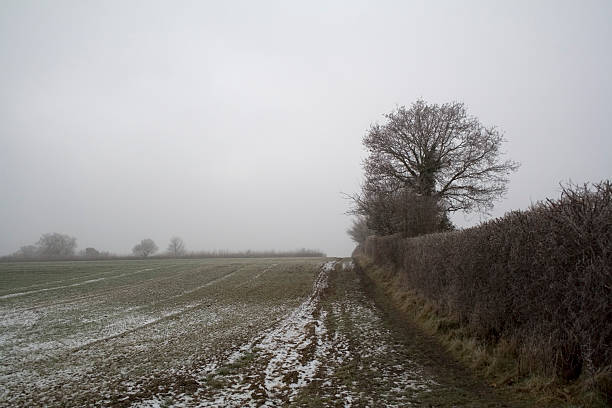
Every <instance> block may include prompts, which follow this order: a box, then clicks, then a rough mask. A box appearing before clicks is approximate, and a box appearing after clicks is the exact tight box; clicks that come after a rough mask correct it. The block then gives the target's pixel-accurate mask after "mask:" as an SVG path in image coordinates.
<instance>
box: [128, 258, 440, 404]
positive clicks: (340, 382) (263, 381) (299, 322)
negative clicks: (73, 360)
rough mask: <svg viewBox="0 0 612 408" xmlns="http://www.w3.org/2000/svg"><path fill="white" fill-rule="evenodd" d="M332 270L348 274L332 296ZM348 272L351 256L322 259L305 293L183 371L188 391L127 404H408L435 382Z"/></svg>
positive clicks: (351, 267)
mask: <svg viewBox="0 0 612 408" xmlns="http://www.w3.org/2000/svg"><path fill="white" fill-rule="evenodd" d="M333 274H336V275H337V274H342V277H341V278H337V279H336V281H338V280H341V279H345V278H349V279H352V280H353V281H352V282H350V288H349V289H348V290H347V289H346V288H344V287H343V288H340V289H341V290H342V293H340V294H336V295H335V296H331V295H330V291H334V290H335V291H338V288H333V289H330V288H329V284H328V280H329V278H330V275H333ZM355 279H356V275H355V273H354V271H353V265H352V262H350V261H345V262H338V261H330V262H327V263H325V264H324V265H323V266H322V267H321V270H320V273H319V275H318V276H317V278H316V280H315V282H314V285H313V291H312V294H311V295H310V296H309V297H308V298H307V299H306V300H305V301H304V302H303V303H301V304H300V305H299V306H298V307H297V308H296V309H295V310H293V311H291V312H290V313H289V314H288V315H287V316H286V317H285V318H284V319H282V320H281V321H280V322H279V323H277V324H276V325H274V326H273V327H271V328H270V329H268V330H265V331H264V332H263V333H261V334H259V335H258V336H255V337H254V338H253V339H251V340H250V341H248V342H246V343H244V344H242V345H241V346H240V347H238V348H237V349H236V350H235V351H234V352H232V353H231V354H229V355H228V356H227V358H225V359H224V360H220V361H218V362H217V363H215V364H209V365H207V366H205V367H201V368H200V369H196V370H192V371H191V372H189V373H182V374H181V375H182V376H188V377H189V378H191V379H192V380H193V381H194V390H193V391H191V392H184V393H180V394H177V393H176V392H174V391H169V392H167V393H159V394H157V395H155V396H153V397H152V398H150V399H148V400H142V401H139V402H137V403H136V404H134V406H138V407H152V406H158V405H160V404H167V405H170V406H198V407H246V406H252V407H258V406H269V407H277V406H291V405H295V406H300V405H305V404H312V401H314V400H316V401H319V402H320V403H321V404H323V406H329V405H332V406H337V405H339V406H347V407H350V406H352V405H356V406H364V405H370V406H376V405H380V403H381V401H384V405H385V406H406V405H410V403H411V401H413V400H414V398H415V396H416V395H418V394H419V393H423V392H429V391H430V390H431V388H432V387H435V386H436V385H437V383H436V382H435V381H433V380H432V379H431V378H429V377H428V376H427V375H425V374H424V373H423V370H422V369H421V367H420V366H419V365H418V364H417V363H414V362H412V361H411V360H410V359H409V358H407V356H406V353H405V348H404V347H403V345H402V344H400V343H397V342H396V341H395V340H394V338H393V335H392V333H391V332H389V330H387V329H385V328H384V325H383V321H382V318H381V316H380V312H379V311H378V310H377V309H376V307H375V305H374V304H373V303H372V302H371V301H370V300H369V299H367V297H366V296H365V295H364V293H363V292H362V291H361V290H360V288H359V287H358V284H357V282H356V281H355ZM196 384H197V385H196Z"/></svg>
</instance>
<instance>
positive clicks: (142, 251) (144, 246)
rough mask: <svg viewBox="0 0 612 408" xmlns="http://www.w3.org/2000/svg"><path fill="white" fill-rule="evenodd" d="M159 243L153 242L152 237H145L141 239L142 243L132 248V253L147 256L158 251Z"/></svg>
mask: <svg viewBox="0 0 612 408" xmlns="http://www.w3.org/2000/svg"><path fill="white" fill-rule="evenodd" d="M157 249H158V248H157V245H155V242H153V240H152V239H149V238H147V239H143V240H142V241H140V244H137V245H135V246H134V248H132V253H133V254H134V255H135V256H142V257H145V258H146V257H147V256H149V255H151V254H154V253H155V252H156V251H157Z"/></svg>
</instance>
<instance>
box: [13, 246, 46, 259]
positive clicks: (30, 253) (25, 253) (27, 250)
mask: <svg viewBox="0 0 612 408" xmlns="http://www.w3.org/2000/svg"><path fill="white" fill-rule="evenodd" d="M39 253H40V252H39V248H38V247H37V246H36V245H24V246H22V247H21V248H19V250H18V251H17V252H15V253H13V255H12V256H13V257H15V258H24V259H31V258H36V257H37V256H38V255H39Z"/></svg>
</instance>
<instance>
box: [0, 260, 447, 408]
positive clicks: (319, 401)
mask: <svg viewBox="0 0 612 408" xmlns="http://www.w3.org/2000/svg"><path fill="white" fill-rule="evenodd" d="M147 262H149V264H147ZM147 262H142V263H139V264H125V265H119V266H120V267H117V265H112V264H113V263H112V262H110V263H108V264H103V263H101V264H99V265H98V264H93V265H90V266H87V268H92V269H90V270H84V271H80V270H77V269H75V268H76V267H75V266H74V265H71V264H69V265H66V268H73V269H74V271H73V272H71V273H66V276H63V275H61V274H60V276H56V275H54V274H48V275H49V278H48V282H47V283H46V284H45V283H44V282H36V281H34V279H33V278H31V277H28V276H26V277H25V278H27V279H25V278H24V283H23V284H22V285H19V284H14V285H13V286H12V287H9V288H3V289H0V294H2V296H4V297H3V298H0V317H1V318H0V406H7V407H8V406H117V407H128V406H132V407H162V406H177V407H249V406H251V407H260V406H268V407H277V406H344V407H351V406H359V407H361V406H391V407H393V406H396V407H403V406H411V405H420V404H419V401H421V399H422V398H424V397H426V396H427V395H432V394H434V393H437V392H441V390H442V391H443V390H444V386H443V385H440V384H441V381H440V380H439V378H437V377H436V376H435V375H433V374H432V372H431V371H430V370H429V369H428V368H425V367H424V366H423V365H422V364H420V363H419V361H418V359H415V358H414V351H413V350H412V349H410V347H408V345H407V343H406V341H405V339H404V338H402V336H401V335H398V333H397V332H395V331H393V330H391V329H390V327H389V326H388V325H387V323H386V320H385V318H384V316H383V314H382V312H381V311H380V310H379V309H378V308H377V307H376V305H375V304H374V303H373V301H372V300H371V299H370V298H369V297H368V296H367V295H366V294H365V292H364V290H363V285H362V282H361V280H360V279H361V277H360V275H359V274H358V273H357V272H356V271H355V268H354V265H353V263H352V261H350V260H342V261H341V260H332V261H329V260H325V261H323V260H321V259H267V260H207V261H202V260H189V261H170V260H168V261H164V262H165V263H164V262H161V261H156V262H153V261H147ZM80 265H85V264H80ZM0 267H1V266H0ZM37 267H40V266H37ZM82 267H84V266H79V268H82ZM94 267H95V268H98V269H97V270H98V275H96V274H94V272H93V268H94ZM56 268H57V265H56ZM87 268H86V269H87ZM20 273H21V271H20ZM9 275H10V274H9ZM20 276H21V275H20ZM79 276H81V280H79ZM100 278H104V279H100ZM26 280H27V281H26ZM26 288H27V290H26ZM46 289H48V290H46ZM11 294H18V295H17V296H10V295H11ZM447 388H448V387H447Z"/></svg>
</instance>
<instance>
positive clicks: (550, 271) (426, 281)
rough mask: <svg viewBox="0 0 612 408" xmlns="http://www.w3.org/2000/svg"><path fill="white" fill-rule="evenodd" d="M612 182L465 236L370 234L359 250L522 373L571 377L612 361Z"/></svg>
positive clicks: (568, 191)
mask: <svg viewBox="0 0 612 408" xmlns="http://www.w3.org/2000/svg"><path fill="white" fill-rule="evenodd" d="M611 242H612V185H611V183H610V182H609V181H605V182H601V183H599V184H596V185H594V186H593V187H592V188H589V187H588V186H586V185H585V186H583V187H568V188H564V190H563V193H562V196H561V198H560V199H559V200H554V201H553V200H547V201H546V202H543V203H539V204H537V205H535V206H532V207H531V208H530V209H529V210H526V211H514V212H511V213H508V214H506V215H505V216H504V217H502V218H498V219H495V220H492V221H489V222H486V223H483V224H481V225H479V226H477V227H473V228H469V229H466V230H462V231H454V232H448V233H440V234H430V235H424V236H421V237H416V238H408V239H402V238H400V237H398V236H387V237H369V238H368V240H367V241H366V243H365V244H364V245H363V246H361V248H360V250H361V251H363V252H364V253H365V255H366V256H368V257H370V258H371V259H373V260H374V262H376V263H378V264H389V263H390V264H391V265H392V267H393V268H394V270H395V271H396V272H397V273H400V274H401V276H402V279H403V281H404V282H405V284H406V285H407V286H409V287H410V288H412V289H416V290H417V291H418V292H420V293H421V294H422V295H424V296H426V297H427V298H429V299H430V300H431V301H433V302H434V303H435V304H436V305H437V306H438V307H439V308H440V309H441V310H442V311H443V312H445V313H449V314H451V315H453V316H454V317H455V318H456V319H457V320H458V321H459V322H460V323H461V324H462V325H464V326H465V327H467V328H468V329H469V330H470V332H471V333H472V334H473V335H475V336H476V337H478V338H480V339H481V340H483V341H484V342H487V343H488V344H496V343H497V342H498V341H499V340H500V339H504V340H510V341H511V342H513V344H516V345H517V351H518V355H519V356H520V357H521V361H522V364H521V365H522V366H525V365H526V366H527V367H526V368H527V369H528V370H529V371H542V370H543V371H544V372H546V373H550V374H554V375H557V376H559V377H562V378H564V379H566V380H571V379H574V378H577V377H578V376H579V375H580V374H581V373H582V372H584V371H586V372H590V373H594V372H596V371H597V370H603V369H605V368H606V367H607V368H608V369H609V368H610V366H611V364H612V346H611V345H612V244H611Z"/></svg>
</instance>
